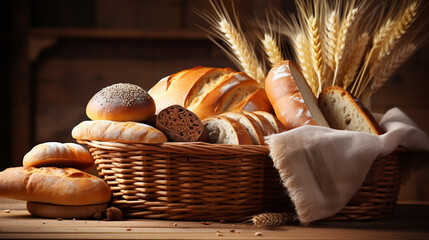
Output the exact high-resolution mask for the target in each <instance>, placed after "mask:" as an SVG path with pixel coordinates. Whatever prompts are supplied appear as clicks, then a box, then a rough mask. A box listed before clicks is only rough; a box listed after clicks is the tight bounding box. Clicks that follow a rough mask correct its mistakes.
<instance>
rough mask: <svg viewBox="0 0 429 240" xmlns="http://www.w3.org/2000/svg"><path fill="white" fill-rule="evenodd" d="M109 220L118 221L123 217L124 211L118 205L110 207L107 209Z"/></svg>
mask: <svg viewBox="0 0 429 240" xmlns="http://www.w3.org/2000/svg"><path fill="white" fill-rule="evenodd" d="M106 217H107V221H117V220H121V219H122V211H121V209H119V208H117V207H109V208H108V209H107V210H106Z"/></svg>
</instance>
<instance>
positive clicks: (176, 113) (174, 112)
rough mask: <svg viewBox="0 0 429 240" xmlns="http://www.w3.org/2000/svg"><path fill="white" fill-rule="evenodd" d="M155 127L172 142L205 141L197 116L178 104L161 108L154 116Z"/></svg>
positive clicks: (205, 137)
mask: <svg viewBox="0 0 429 240" xmlns="http://www.w3.org/2000/svg"><path fill="white" fill-rule="evenodd" d="M156 128H157V129H159V130H161V131H162V132H163V133H164V134H165V135H166V136H167V138H168V139H169V140H170V141H173V142H196V141H203V142H205V141H207V137H208V135H207V131H206V129H205V127H204V125H203V124H202V123H201V120H200V119H199V118H198V116H197V115H195V114H194V113H193V112H191V111H189V110H188V109H186V108H184V107H182V106H179V105H172V106H169V107H167V108H164V109H163V110H161V111H160V112H159V113H158V115H157V116H156Z"/></svg>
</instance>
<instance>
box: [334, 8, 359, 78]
mask: <svg viewBox="0 0 429 240" xmlns="http://www.w3.org/2000/svg"><path fill="white" fill-rule="evenodd" d="M357 13H358V9H357V8H354V9H352V10H351V11H350V12H349V14H347V17H346V19H345V20H344V22H343V23H342V24H341V28H340V32H339V35H338V40H337V47H336V51H335V72H334V80H333V84H332V85H336V84H337V80H338V79H339V78H340V76H341V73H342V70H343V63H344V61H345V59H346V58H347V53H348V49H349V46H350V44H351V43H352V41H353V36H354V35H355V34H356V29H357V28H356V26H357V24H356V22H357V21H356V20H357V19H358V17H357Z"/></svg>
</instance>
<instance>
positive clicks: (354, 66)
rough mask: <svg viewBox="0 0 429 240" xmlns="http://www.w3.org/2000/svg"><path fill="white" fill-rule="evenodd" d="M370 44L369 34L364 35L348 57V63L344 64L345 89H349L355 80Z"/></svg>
mask: <svg viewBox="0 0 429 240" xmlns="http://www.w3.org/2000/svg"><path fill="white" fill-rule="evenodd" d="M368 42H369V34H368V33H363V34H362V35H361V36H360V37H359V38H358V40H357V42H356V43H355V45H354V47H353V50H352V51H351V53H350V56H349V57H348V61H347V62H346V63H345V64H344V66H345V67H344V68H345V71H346V74H345V75H344V80H343V88H344V89H347V88H348V87H349V86H350V84H351V83H352V82H353V81H354V80H355V77H356V74H357V72H358V69H359V67H360V66H361V63H362V58H363V56H364V53H365V51H366V49H367V46H368Z"/></svg>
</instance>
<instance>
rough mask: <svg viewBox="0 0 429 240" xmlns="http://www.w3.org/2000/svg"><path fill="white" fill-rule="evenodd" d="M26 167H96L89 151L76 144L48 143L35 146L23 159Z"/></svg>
mask: <svg viewBox="0 0 429 240" xmlns="http://www.w3.org/2000/svg"><path fill="white" fill-rule="evenodd" d="M22 163H23V165H24V167H71V168H77V169H80V170H87V169H89V168H90V167H92V166H93V165H94V159H93V158H92V156H91V154H90V153H89V151H88V150H87V149H86V148H84V147H83V146H81V145H79V144H76V143H59V142H46V143H41V144H38V145H36V146H34V147H33V148H32V149H31V150H30V151H29V152H28V153H27V154H25V156H24V159H23V162H22Z"/></svg>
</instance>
